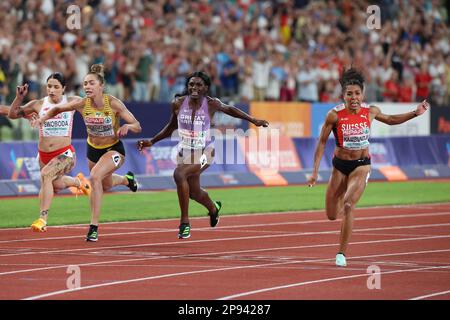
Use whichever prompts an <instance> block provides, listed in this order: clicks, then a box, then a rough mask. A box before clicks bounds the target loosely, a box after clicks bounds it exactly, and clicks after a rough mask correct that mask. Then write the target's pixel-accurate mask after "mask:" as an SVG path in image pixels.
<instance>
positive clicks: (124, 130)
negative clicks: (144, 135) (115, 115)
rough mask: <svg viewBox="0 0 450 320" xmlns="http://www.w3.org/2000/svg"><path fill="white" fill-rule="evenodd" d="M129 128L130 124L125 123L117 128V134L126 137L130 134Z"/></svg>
mask: <svg viewBox="0 0 450 320" xmlns="http://www.w3.org/2000/svg"><path fill="white" fill-rule="evenodd" d="M128 129H129V126H128V124H127V123H125V124H124V125H123V126H121V127H120V128H119V130H117V136H118V137H119V138H122V137H125V136H126V135H127V134H128Z"/></svg>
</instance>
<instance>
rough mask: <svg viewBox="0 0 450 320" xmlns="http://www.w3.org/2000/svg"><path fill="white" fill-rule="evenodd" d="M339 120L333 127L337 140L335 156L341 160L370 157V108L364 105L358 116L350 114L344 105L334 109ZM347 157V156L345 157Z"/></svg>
mask: <svg viewBox="0 0 450 320" xmlns="http://www.w3.org/2000/svg"><path fill="white" fill-rule="evenodd" d="M333 109H334V110H335V111H336V113H337V115H338V120H337V122H336V124H335V126H334V127H333V134H334V137H335V139H336V146H337V148H336V150H335V155H336V156H338V157H340V158H344V159H345V158H349V159H346V160H351V159H353V158H355V159H359V158H362V157H366V156H368V155H369V138H370V106H369V105H367V104H365V103H363V104H361V108H360V109H359V111H358V112H357V113H356V114H352V113H350V112H348V110H347V109H346V108H345V105H344V104H340V105H338V106H336V107H334V108H333ZM343 155H345V156H343Z"/></svg>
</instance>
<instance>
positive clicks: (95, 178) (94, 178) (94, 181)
mask: <svg viewBox="0 0 450 320" xmlns="http://www.w3.org/2000/svg"><path fill="white" fill-rule="evenodd" d="M102 180H103V179H102V177H101V176H100V175H97V174H95V173H91V175H90V176H89V182H90V183H91V185H99V184H100V185H101V184H102Z"/></svg>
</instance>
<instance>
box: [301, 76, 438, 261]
mask: <svg viewBox="0 0 450 320" xmlns="http://www.w3.org/2000/svg"><path fill="white" fill-rule="evenodd" d="M341 86H342V93H343V99H344V103H343V104H340V105H338V106H336V107H334V108H333V109H331V110H330V111H329V112H328V114H327V116H326V119H325V123H324V125H323V126H322V130H321V133H320V137H319V142H318V144H317V147H316V151H315V154H314V168H313V172H312V174H311V177H310V178H309V180H308V184H309V186H310V187H312V186H314V184H315V183H316V181H317V175H318V171H319V165H320V160H321V159H322V156H323V153H324V150H325V144H326V142H327V140H328V137H329V135H330V133H331V131H333V133H334V136H335V139H336V147H335V149H334V155H333V170H332V173H331V177H330V181H329V182H328V188H327V193H326V199H325V207H326V212H327V216H328V219H330V220H336V218H337V217H338V216H341V215H342V225H341V234H340V238H339V252H338V253H337V255H336V265H337V266H342V267H345V266H346V265H347V262H346V258H345V253H346V251H347V246H348V242H349V239H350V235H351V233H352V228H353V219H354V216H353V211H354V208H355V206H356V203H357V202H358V200H359V199H360V198H361V196H362V194H363V192H364V189H365V187H366V185H367V181H368V179H369V175H370V154H369V137H370V124H371V122H372V120H373V119H376V120H378V121H381V122H383V123H386V124H388V125H395V124H400V123H403V122H406V121H408V120H410V119H412V118H414V117H417V116H419V115H421V114H422V113H424V112H425V111H426V110H427V109H428V108H429V107H430V105H429V104H428V102H427V101H426V100H424V101H423V102H422V103H420V104H419V105H418V106H417V108H416V110H414V111H411V112H407V113H403V114H396V115H386V114H383V113H382V112H381V110H380V109H379V108H378V107H376V106H373V105H367V104H365V103H363V100H364V77H363V76H362V74H361V73H360V72H359V71H358V70H356V69H353V68H350V69H348V70H346V71H344V73H343V74H342V78H341Z"/></svg>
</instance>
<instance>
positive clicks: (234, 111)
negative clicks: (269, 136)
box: [212, 98, 269, 127]
mask: <svg viewBox="0 0 450 320" xmlns="http://www.w3.org/2000/svg"><path fill="white" fill-rule="evenodd" d="M212 105H213V106H214V107H215V109H216V110H217V111H221V112H223V113H226V114H227V115H229V116H232V117H234V118H239V119H243V120H247V121H249V122H251V123H253V124H254V125H255V126H257V127H261V126H263V127H268V126H269V122H268V121H266V120H260V119H255V118H253V117H252V116H250V115H249V114H247V113H245V112H244V111H242V110H240V109H238V108H236V107H234V106H230V105H228V104H225V103H223V102H222V101H220V100H219V99H217V98H215V99H213V101H212Z"/></svg>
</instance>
